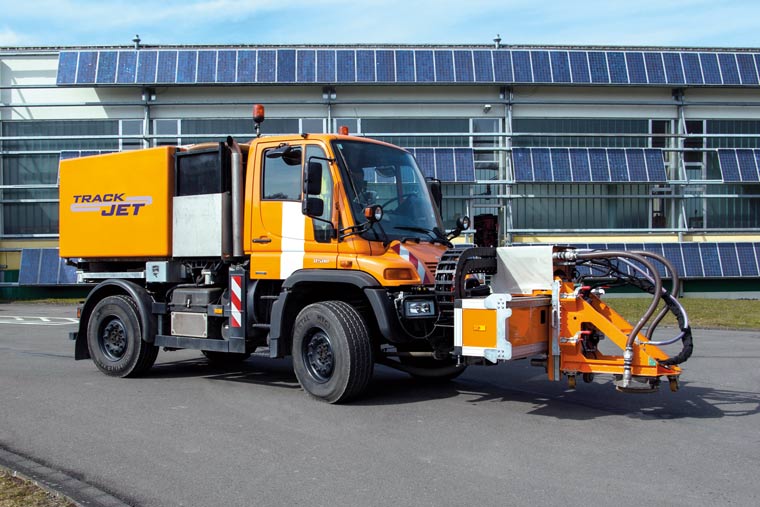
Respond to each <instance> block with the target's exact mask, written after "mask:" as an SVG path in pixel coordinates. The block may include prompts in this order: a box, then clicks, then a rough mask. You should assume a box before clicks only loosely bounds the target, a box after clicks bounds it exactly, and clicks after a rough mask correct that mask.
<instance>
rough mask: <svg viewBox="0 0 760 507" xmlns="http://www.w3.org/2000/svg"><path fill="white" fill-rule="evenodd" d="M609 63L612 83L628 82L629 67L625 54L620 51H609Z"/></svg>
mask: <svg viewBox="0 0 760 507" xmlns="http://www.w3.org/2000/svg"><path fill="white" fill-rule="evenodd" d="M607 65H608V66H609V68H610V81H611V82H612V83H617V84H627V83H628V68H627V67H626V64H625V54H623V53H622V52H620V51H608V52H607Z"/></svg>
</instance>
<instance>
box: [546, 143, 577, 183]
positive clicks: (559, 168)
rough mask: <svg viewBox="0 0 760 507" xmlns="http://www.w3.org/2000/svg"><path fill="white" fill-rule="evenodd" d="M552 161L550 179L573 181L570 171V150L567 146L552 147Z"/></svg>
mask: <svg viewBox="0 0 760 507" xmlns="http://www.w3.org/2000/svg"><path fill="white" fill-rule="evenodd" d="M551 159H552V160H551V162H552V174H553V176H554V177H553V179H552V181H557V182H571V181H573V177H572V174H571V172H570V150H568V149H567V148H553V149H552V151H551Z"/></svg>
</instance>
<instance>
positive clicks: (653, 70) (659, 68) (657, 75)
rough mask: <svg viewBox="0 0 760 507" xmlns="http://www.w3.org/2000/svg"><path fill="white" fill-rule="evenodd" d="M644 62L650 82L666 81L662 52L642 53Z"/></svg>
mask: <svg viewBox="0 0 760 507" xmlns="http://www.w3.org/2000/svg"><path fill="white" fill-rule="evenodd" d="M644 63H645V65H646V71H647V78H648V80H649V83H650V84H665V83H666V82H667V80H666V79H665V65H664V63H663V61H662V53H644Z"/></svg>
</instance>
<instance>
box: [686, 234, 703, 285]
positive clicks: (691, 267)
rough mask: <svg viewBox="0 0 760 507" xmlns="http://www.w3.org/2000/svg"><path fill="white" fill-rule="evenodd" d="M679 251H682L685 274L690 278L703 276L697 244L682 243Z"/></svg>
mask: <svg viewBox="0 0 760 507" xmlns="http://www.w3.org/2000/svg"><path fill="white" fill-rule="evenodd" d="M681 251H682V252H683V261H684V268H685V269H686V273H685V276H688V277H690V278H693V277H702V276H705V275H704V271H703V269H702V256H701V255H700V253H699V247H698V246H697V244H696V243H682V244H681Z"/></svg>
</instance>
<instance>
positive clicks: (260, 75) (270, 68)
mask: <svg viewBox="0 0 760 507" xmlns="http://www.w3.org/2000/svg"><path fill="white" fill-rule="evenodd" d="M276 79H277V51H274V50H272V49H260V50H258V51H257V52H256V80H255V82H257V83H274V82H275V81H276Z"/></svg>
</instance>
